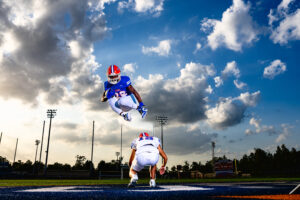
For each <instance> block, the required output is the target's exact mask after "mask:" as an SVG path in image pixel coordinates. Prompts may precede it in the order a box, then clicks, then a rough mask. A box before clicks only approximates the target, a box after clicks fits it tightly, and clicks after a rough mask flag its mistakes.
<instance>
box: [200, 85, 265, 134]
mask: <svg viewBox="0 0 300 200" xmlns="http://www.w3.org/2000/svg"><path fill="white" fill-rule="evenodd" d="M259 97H260V91H257V92H254V93H252V94H250V93H248V92H246V93H241V94H240V96H238V97H235V98H232V97H228V98H221V99H220V102H219V103H217V105H216V106H215V107H213V108H210V109H208V110H207V111H206V112H205V114H206V116H207V123H208V124H209V125H210V126H211V127H213V128H216V129H225V128H227V127H229V126H234V125H236V124H238V123H240V122H241V121H242V119H243V118H244V114H245V111H246V109H247V108H248V107H254V106H256V104H257V103H258V101H259Z"/></svg>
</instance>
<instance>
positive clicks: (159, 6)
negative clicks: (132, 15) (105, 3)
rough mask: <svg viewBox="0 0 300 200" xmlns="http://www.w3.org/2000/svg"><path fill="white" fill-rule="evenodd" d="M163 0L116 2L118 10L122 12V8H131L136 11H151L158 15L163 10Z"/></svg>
mask: <svg viewBox="0 0 300 200" xmlns="http://www.w3.org/2000/svg"><path fill="white" fill-rule="evenodd" d="M163 5H164V0H128V1H120V2H119V3H118V11H119V12H121V13H122V12H123V10H124V9H131V10H133V11H135V12H137V13H147V12H149V13H152V14H154V15H155V16H159V15H160V13H161V12H162V11H163Z"/></svg>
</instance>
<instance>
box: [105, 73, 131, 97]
mask: <svg viewBox="0 0 300 200" xmlns="http://www.w3.org/2000/svg"><path fill="white" fill-rule="evenodd" d="M130 85H131V81H130V78H129V77H128V76H121V80H120V81H119V83H117V84H115V85H114V84H110V83H109V82H108V81H105V82H104V89H105V91H106V90H108V89H109V88H111V89H113V90H114V91H115V97H122V96H128V95H131V92H130V91H129V90H128V89H127V87H128V86H130Z"/></svg>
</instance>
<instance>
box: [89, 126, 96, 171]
mask: <svg viewBox="0 0 300 200" xmlns="http://www.w3.org/2000/svg"><path fill="white" fill-rule="evenodd" d="M94 133H95V121H93V131H92V152H91V166H90V169H91V171H92V169H93V157H94Z"/></svg>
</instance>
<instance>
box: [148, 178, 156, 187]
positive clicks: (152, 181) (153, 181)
mask: <svg viewBox="0 0 300 200" xmlns="http://www.w3.org/2000/svg"><path fill="white" fill-rule="evenodd" d="M149 185H150V187H156V183H155V179H151V180H150V182H149Z"/></svg>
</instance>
